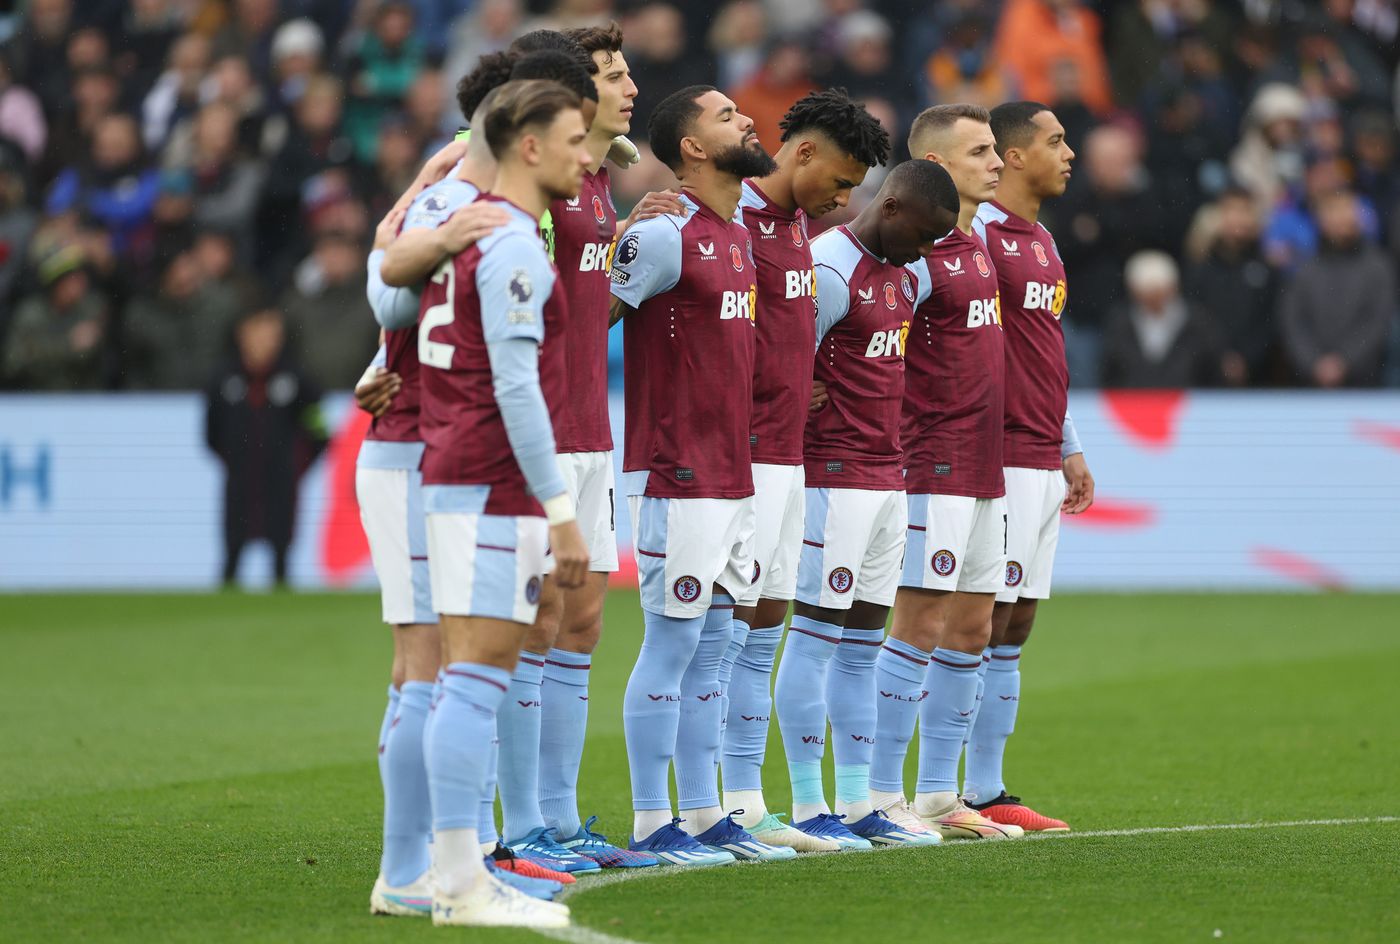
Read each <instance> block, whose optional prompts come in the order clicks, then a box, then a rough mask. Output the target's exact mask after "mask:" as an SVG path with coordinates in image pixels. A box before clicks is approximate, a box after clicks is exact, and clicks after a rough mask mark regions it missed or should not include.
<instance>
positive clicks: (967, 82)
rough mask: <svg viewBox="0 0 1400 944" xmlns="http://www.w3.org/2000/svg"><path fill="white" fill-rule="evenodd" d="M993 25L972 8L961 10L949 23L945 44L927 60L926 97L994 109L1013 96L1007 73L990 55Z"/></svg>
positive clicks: (935, 101)
mask: <svg viewBox="0 0 1400 944" xmlns="http://www.w3.org/2000/svg"><path fill="white" fill-rule="evenodd" d="M992 35H993V24H992V21H991V20H990V19H988V17H987V16H986V15H985V14H983V13H981V12H979V11H977V10H973V9H965V10H960V11H958V13H957V14H956V17H955V18H953V19H952V20H951V21H950V22H949V23H948V28H947V31H946V32H945V33H944V35H943V39H942V42H941V43H940V44H939V45H938V46H937V47H936V48H934V50H933V52H932V53H930V54H929V56H928V58H927V59H926V60H925V61H924V64H923V68H924V80H925V82H926V84H927V90H926V92H927V94H926V96H925V97H926V98H927V99H928V100H929V101H930V102H933V103H934V104H937V103H939V102H969V103H971V104H974V105H981V106H982V107H983V108H991V107H993V106H995V105H998V104H1000V103H1001V102H1004V101H1006V100H1007V98H1009V97H1010V96H1011V89H1010V85H1009V83H1008V82H1007V80H1006V74H1005V71H1004V70H1003V69H1002V67H1001V63H999V62H998V61H997V60H996V58H995V57H994V56H992V54H991V45H992Z"/></svg>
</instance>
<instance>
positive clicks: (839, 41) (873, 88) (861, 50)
mask: <svg viewBox="0 0 1400 944" xmlns="http://www.w3.org/2000/svg"><path fill="white" fill-rule="evenodd" d="M835 39H836V48H837V51H838V53H839V58H838V59H837V60H836V62H834V63H833V64H832V67H831V69H830V70H829V71H828V73H827V74H826V75H825V76H824V77H823V80H822V84H824V85H826V86H828V87H834V86H839V87H842V88H845V89H847V90H848V91H849V92H850V93H851V97H853V98H856V99H862V98H868V97H870V96H874V95H879V96H881V97H883V98H885V99H886V100H888V101H889V102H891V103H892V104H893V105H894V106H895V109H896V111H898V112H899V113H901V114H902V113H903V112H904V111H905V110H907V109H908V108H909V106H910V94H909V82H908V80H907V79H906V77H905V76H904V75H903V74H902V73H901V72H900V70H899V69H898V68H897V64H896V62H895V58H894V51H893V49H892V48H891V43H892V41H893V39H894V30H893V29H892V28H891V27H890V24H889V21H888V20H886V19H885V18H884V17H883V16H880V14H878V13H875V12H873V11H871V10H857V11H855V12H853V13H848V14H846V15H845V16H844V17H842V18H841V19H840V21H839V22H838V23H837V26H836V36H835Z"/></svg>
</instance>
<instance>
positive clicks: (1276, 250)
mask: <svg viewBox="0 0 1400 944" xmlns="http://www.w3.org/2000/svg"><path fill="white" fill-rule="evenodd" d="M1349 170H1350V168H1349V166H1348V164H1347V162H1346V160H1344V159H1343V158H1340V157H1332V158H1324V159H1321V160H1317V161H1314V162H1313V163H1312V164H1310V165H1308V169H1307V171H1306V172H1305V173H1304V175H1303V185H1302V186H1301V187H1299V188H1297V189H1296V190H1290V191H1289V193H1288V194H1287V195H1286V196H1285V198H1284V199H1283V201H1282V202H1280V203H1279V204H1278V206H1277V207H1275V209H1274V212H1273V213H1272V214H1271V215H1270V216H1269V218H1268V221H1267V223H1266V224H1265V226H1264V252H1265V254H1266V255H1267V256H1268V257H1269V262H1270V263H1271V264H1273V265H1274V266H1277V267H1278V268H1280V269H1283V270H1284V271H1287V272H1292V271H1294V270H1295V269H1297V268H1298V266H1300V265H1302V264H1303V262H1304V261H1306V260H1308V259H1310V258H1312V257H1313V256H1314V255H1315V254H1316V253H1317V251H1318V247H1319V245H1320V243H1321V232H1320V225H1321V224H1320V221H1319V218H1318V214H1319V207H1320V205H1321V203H1322V202H1323V201H1324V200H1325V199H1327V198H1328V197H1330V196H1331V195H1332V194H1333V193H1335V192H1336V191H1337V190H1339V189H1342V188H1347V187H1350V184H1351V180H1350V173H1349ZM1357 212H1358V214H1359V215H1360V220H1361V231H1362V233H1363V235H1364V236H1365V237H1366V238H1367V239H1379V238H1380V233H1381V224H1380V214H1379V213H1378V212H1377V211H1376V207H1375V206H1373V205H1372V204H1371V201H1370V200H1368V199H1366V198H1365V197H1360V196H1358V197H1357Z"/></svg>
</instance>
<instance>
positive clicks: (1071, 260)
mask: <svg viewBox="0 0 1400 944" xmlns="http://www.w3.org/2000/svg"><path fill="white" fill-rule="evenodd" d="M1080 164H1081V166H1082V167H1083V172H1082V178H1083V179H1080V180H1076V181H1074V182H1073V183H1072V184H1071V186H1070V188H1069V192H1068V193H1066V194H1065V196H1064V198H1063V200H1062V201H1061V205H1060V206H1059V207H1056V208H1055V214H1056V218H1057V219H1060V220H1063V221H1064V223H1066V224H1068V225H1060V226H1059V227H1057V230H1056V231H1057V232H1058V234H1059V236H1058V241H1059V247H1060V254H1061V255H1062V256H1063V258H1064V261H1065V268H1066V269H1067V270H1069V271H1070V272H1072V273H1074V296H1075V297H1074V304H1073V305H1072V306H1070V309H1069V311H1068V313H1067V314H1066V315H1065V321H1064V328H1065V333H1066V335H1072V339H1071V340H1068V341H1067V342H1066V345H1065V347H1066V351H1067V353H1068V356H1069V360H1070V377H1071V378H1072V379H1073V382H1074V384H1075V385H1076V386H1090V387H1092V386H1096V385H1097V378H1098V367H1099V364H1100V357H1099V338H1100V332H1101V331H1102V328H1103V323H1104V319H1105V318H1106V316H1107V314H1108V312H1109V311H1110V310H1111V309H1112V308H1113V307H1114V306H1116V305H1119V304H1121V303H1122V301H1123V267H1124V266H1125V265H1126V264H1127V261H1128V257H1129V256H1131V255H1132V254H1133V253H1135V252H1137V251H1138V250H1140V249H1145V248H1147V247H1149V246H1153V245H1156V240H1157V235H1158V231H1159V227H1160V225H1161V220H1162V216H1163V210H1164V208H1163V207H1162V206H1160V205H1159V203H1158V201H1157V200H1156V199H1155V197H1154V195H1153V193H1152V190H1151V188H1150V179H1149V177H1148V174H1147V169H1146V168H1145V167H1144V166H1143V163H1142V145H1141V141H1140V139H1139V137H1138V135H1137V134H1136V133H1134V132H1133V131H1131V130H1129V129H1127V128H1124V127H1121V126H1118V125H1103V126H1102V127H1099V128H1096V129H1095V130H1094V131H1093V132H1091V133H1090V134H1089V136H1088V138H1086V139H1085V141H1084V148H1083V152H1082V157H1081V161H1080ZM1182 209H1185V208H1184V207H1183V208H1182Z"/></svg>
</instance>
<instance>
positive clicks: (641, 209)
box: [622, 190, 690, 231]
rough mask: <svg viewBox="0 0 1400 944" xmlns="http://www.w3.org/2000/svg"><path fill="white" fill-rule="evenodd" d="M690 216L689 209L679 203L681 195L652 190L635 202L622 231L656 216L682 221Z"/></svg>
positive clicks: (667, 191) (673, 192) (670, 191)
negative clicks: (676, 218) (675, 217)
mask: <svg viewBox="0 0 1400 944" xmlns="http://www.w3.org/2000/svg"><path fill="white" fill-rule="evenodd" d="M689 214H690V209H689V208H688V207H687V206H686V205H685V204H684V203H682V202H681V195H680V194H679V193H678V192H676V191H675V190H653V191H652V192H650V193H648V194H647V195H646V196H644V197H642V199H641V200H639V201H638V202H637V205H636V206H634V207H633V208H632V212H631V213H629V214H627V219H625V220H623V222H622V229H623V231H626V230H627V229H628V228H629V227H631V226H632V225H633V224H635V223H640V222H641V221H642V220H650V219H655V218H656V217H658V216H679V217H681V218H682V219H684V218H685V217H686V216H688V215H689Z"/></svg>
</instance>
